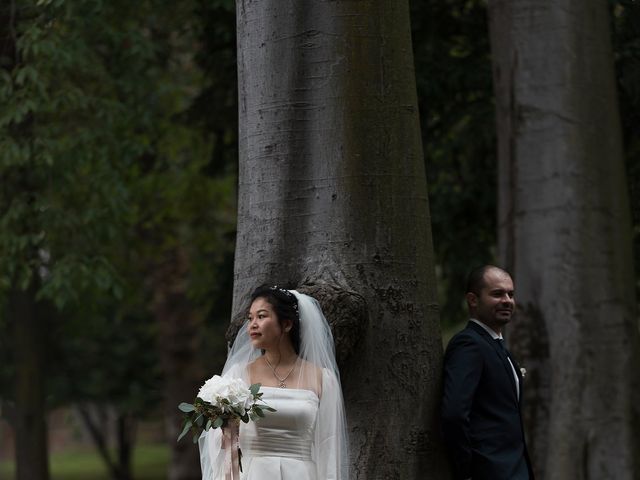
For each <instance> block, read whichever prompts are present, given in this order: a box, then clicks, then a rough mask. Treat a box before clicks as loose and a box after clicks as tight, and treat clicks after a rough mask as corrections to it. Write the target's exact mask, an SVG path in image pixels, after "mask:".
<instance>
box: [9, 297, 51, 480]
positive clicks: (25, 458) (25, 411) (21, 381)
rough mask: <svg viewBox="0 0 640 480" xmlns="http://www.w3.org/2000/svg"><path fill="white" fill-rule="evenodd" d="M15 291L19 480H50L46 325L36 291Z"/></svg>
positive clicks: (12, 317) (12, 300) (12, 303)
mask: <svg viewBox="0 0 640 480" xmlns="http://www.w3.org/2000/svg"><path fill="white" fill-rule="evenodd" d="M36 290H37V289H36V288H35V287H32V288H30V289H28V290H26V291H22V290H13V291H12V292H11V293H10V295H9V311H8V313H9V317H8V318H9V321H10V322H11V323H12V325H13V335H14V337H13V341H14V352H15V366H16V371H15V411H14V413H15V416H14V417H13V420H14V422H13V426H14V429H15V442H16V447H15V449H16V480H33V479H35V478H37V479H42V480H47V479H48V478H49V463H48V457H47V450H48V449H47V426H46V421H45V415H46V410H45V407H46V405H45V373H44V370H45V367H44V353H45V349H44V346H45V341H44V339H45V337H46V322H45V321H44V317H43V315H42V313H43V312H42V311H41V310H42V309H40V308H38V303H37V302H36V300H35V291H36Z"/></svg>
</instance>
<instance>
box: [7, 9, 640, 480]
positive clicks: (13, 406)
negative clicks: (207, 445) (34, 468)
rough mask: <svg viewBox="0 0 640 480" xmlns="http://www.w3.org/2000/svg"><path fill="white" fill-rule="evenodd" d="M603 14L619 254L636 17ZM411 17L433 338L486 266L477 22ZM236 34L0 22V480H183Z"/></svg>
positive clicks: (225, 226)
mask: <svg viewBox="0 0 640 480" xmlns="http://www.w3.org/2000/svg"><path fill="white" fill-rule="evenodd" d="M609 4H610V12H611V27H612V28H611V32H612V43H613V50H614V58H613V61H614V62H615V68H616V80H617V89H618V101H619V108H620V113H621V120H622V129H623V137H624V148H625V160H626V167H627V179H628V185H629V192H630V194H631V199H632V213H633V223H634V230H633V232H634V244H635V251H636V252H638V251H640V250H639V249H638V246H639V245H638V242H639V241H640V236H639V235H638V232H639V231H640V208H639V206H640V201H639V200H638V199H639V196H640V7H639V6H638V3H637V2H634V1H632V0H618V1H614V0H612V1H610V2H609ZM411 19H412V36H413V37H412V38H413V50H414V52H413V53H414V59H415V72H416V80H417V88H418V98H419V108H420V119H421V128H422V137H423V145H424V157H425V167H426V171H427V179H428V184H429V202H430V210H431V219H430V220H431V226H432V231H433V238H434V249H435V256H436V274H437V280H438V292H439V302H440V317H441V324H442V327H443V330H444V331H445V335H444V336H445V340H446V338H447V336H448V335H449V334H450V333H448V332H450V331H451V330H453V329H455V328H457V326H458V325H459V324H460V322H462V321H464V319H465V310H464V305H463V303H462V297H463V295H462V293H463V292H462V288H463V285H464V279H465V276H466V274H467V272H468V270H469V268H470V267H471V266H474V265H478V264H482V263H486V262H488V261H497V257H498V254H497V251H496V249H497V246H496V245H497V228H498V227H497V220H496V218H497V213H496V212H497V211H498V205H497V178H498V172H497V161H496V158H497V152H496V145H497V139H496V120H495V101H494V86H493V84H492V66H491V52H490V42H489V32H488V19H487V7H486V5H485V3H484V2H482V1H474V0H468V1H461V0H450V1H445V2H441V1H430V0H429V1H421V2H418V1H412V2H411ZM235 28H236V20H235V5H234V3H233V2H231V1H227V0H218V1H215V0H209V1H201V0H185V1H181V2H159V1H140V2H124V1H120V0H114V1H110V2H100V1H88V0H77V1H65V0H40V1H37V2H35V1H34V2H30V1H21V0H14V1H4V2H3V3H2V5H1V6H0V105H2V110H1V111H0V152H1V153H0V180H1V187H0V188H1V190H0V215H1V217H0V304H1V306H2V309H1V311H2V313H3V314H2V316H0V402H1V403H0V409H1V415H2V419H3V423H2V424H1V425H2V426H1V427H0V478H5V476H7V478H11V475H12V473H11V472H13V469H14V461H13V458H14V457H15V458H16V459H18V460H17V461H18V462H19V461H20V458H23V459H24V458H28V457H29V455H31V454H33V452H34V451H35V452H37V451H40V452H42V455H41V456H44V457H45V458H46V457H47V456H49V455H50V454H51V455H52V458H53V460H54V461H53V463H52V471H53V477H54V478H65V479H70V478H74V477H73V475H74V473H70V472H69V470H65V469H68V468H71V469H72V470H73V468H79V467H78V464H79V462H78V459H79V458H88V457H87V456H86V455H85V453H86V452H87V451H88V452H93V451H95V452H97V453H96V458H97V459H98V461H97V462H94V463H92V461H89V463H91V464H92V465H97V467H95V466H92V467H90V468H93V469H97V471H98V473H96V477H95V478H114V479H116V478H119V479H125V478H132V477H133V478H172V479H178V478H184V479H186V478H197V477H193V465H194V464H195V465H196V467H197V463H195V462H197V458H196V457H194V448H193V447H192V446H191V445H190V444H188V442H185V443H182V444H177V445H176V444H175V442H174V439H175V438H176V437H177V429H178V426H177V414H178V412H177V410H176V409H175V406H176V405H177V404H178V403H179V402H180V401H184V400H189V399H190V397H192V396H193V393H194V392H195V391H196V389H197V386H198V385H199V384H200V383H201V382H202V380H203V379H204V378H206V377H207V376H209V375H210V374H212V373H213V372H217V371H219V370H220V368H221V365H222V362H223V361H224V356H225V341H224V332H225V330H226V329H227V327H228V324H229V320H230V317H231V298H232V290H233V258H234V246H235V231H236V230H235V229H236V194H237V190H236V189H237V172H238V166H237V162H238V147H237V135H238V133H237V132H238V125H237V123H238V120H237V119H238V112H237V110H238V107H237V101H238V100H237V78H236V44H235ZM639 259H640V256H639V255H637V254H636V255H635V257H634V260H633V261H634V264H635V271H636V272H639V271H640V270H639V269H638V267H640V265H639V262H640V260H639ZM636 278H637V277H636ZM638 285H639V283H638V282H637V281H636V290H637V287H638ZM18 319H19V321H18ZM21 409H25V410H29V411H31V412H34V411H35V412H38V411H39V412H43V413H44V412H60V411H63V412H65V413H64V420H63V423H66V424H68V425H72V426H73V427H70V428H71V430H73V431H74V432H75V433H74V434H73V435H75V436H76V440H77V441H76V442H73V441H72V442H71V444H72V446H73V448H74V449H77V448H78V445H77V443H78V442H80V443H84V442H85V440H86V442H89V441H90V442H92V443H93V445H94V446H93V447H91V448H90V449H87V448H84V449H80V450H73V451H71V452H69V451H66V452H65V450H66V449H65V448H58V446H57V445H56V443H55V442H56V439H55V438H53V437H51V436H50V437H51V441H50V442H49V445H47V444H46V443H42V442H41V441H39V440H38V438H43V436H42V432H43V431H45V430H46V424H45V423H44V422H42V423H40V424H37V425H35V426H34V425H33V424H30V425H29V426H28V428H26V427H25V425H24V424H21V422H22V421H24V417H23V416H21ZM43 418H44V416H43ZM31 421H32V420H31ZM154 421H155V422H154ZM36 423H38V422H36ZM154 424H160V425H163V424H164V426H161V427H159V428H156V430H153V429H149V428H146V429H145V428H142V427H144V426H145V425H146V426H148V425H154ZM16 432H21V433H23V434H24V435H23V436H22V438H18V437H20V435H16V434H15V433H16ZM38 432H40V433H38ZM156 447H158V448H156ZM145 449H146V450H145ZM65 454H69V455H71V457H64V455H65ZM56 458H60V459H61V460H60V463H56V462H57V460H55V459H56ZM65 458H70V459H71V460H69V461H66V460H65ZM194 459H195V461H194ZM35 463H37V462H35ZM69 465H71V467H70V466H69ZM58 469H61V470H58ZM101 471H102V472H104V473H100V472H101ZM75 475H77V476H76V477H75V478H88V477H87V476H86V475H87V474H86V472H81V473H77V472H76V473H75ZM101 475H102V476H101ZM25 478H27V477H25ZM41 478H44V477H41Z"/></svg>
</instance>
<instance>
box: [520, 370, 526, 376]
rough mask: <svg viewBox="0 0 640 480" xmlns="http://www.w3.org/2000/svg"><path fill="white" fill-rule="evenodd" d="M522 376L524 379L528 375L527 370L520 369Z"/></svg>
mask: <svg viewBox="0 0 640 480" xmlns="http://www.w3.org/2000/svg"><path fill="white" fill-rule="evenodd" d="M520 375H522V378H524V377H525V376H526V375H527V369H526V368H521V369H520Z"/></svg>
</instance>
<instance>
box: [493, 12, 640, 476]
mask: <svg viewBox="0 0 640 480" xmlns="http://www.w3.org/2000/svg"><path fill="white" fill-rule="evenodd" d="M607 8H608V6H607V2H606V1H605V0H581V1H580V2H575V1H571V0H561V1H556V2H540V1H533V0H529V1H515V2H513V1H504V0H500V1H497V0H490V1H489V9H490V29H491V42H492V49H493V58H494V81H495V87H496V100H497V116H498V120H497V121H498V139H499V172H500V173H499V185H500V187H499V252H500V256H501V258H502V261H503V264H504V265H505V266H507V267H508V268H509V269H511V271H512V272H513V273H514V276H515V283H516V299H517V301H518V303H519V304H520V308H521V309H520V312H519V314H518V317H517V319H518V320H517V321H516V322H515V324H514V325H513V327H512V328H510V330H509V334H510V343H511V345H512V348H513V349H514V350H517V351H518V356H519V357H520V358H521V364H522V366H523V367H525V368H526V369H527V371H528V374H527V379H526V380H527V383H526V385H525V393H524V394H525V402H526V424H527V430H528V433H529V441H530V444H531V451H532V454H533V463H534V467H535V469H536V471H537V472H538V474H539V476H540V477H541V478H544V479H551V480H552V479H558V480H565V479H568V478H576V479H594V480H595V479H604V478H612V479H613V478H615V479H617V480H624V479H637V478H640V465H638V459H639V458H640V451H639V449H638V446H639V441H638V440H639V438H638V436H639V435H640V429H639V428H638V425H639V424H638V418H639V411H638V408H639V406H640V398H639V389H638V386H639V385H638V383H639V382H638V379H639V376H638V373H637V367H638V365H639V364H640V363H639V362H638V360H639V359H640V355H639V348H640V347H639V339H638V323H637V317H636V310H635V308H636V302H635V297H634V295H635V293H634V274H633V261H632V260H633V257H632V251H631V230H630V225H631V221H630V214H629V211H630V208H629V199H628V192H627V185H626V180H625V169H624V162H623V148H622V141H621V128H620V120H619V112H618V104H617V99H616V90H615V82H614V72H613V56H612V49H611V41H610V31H609V22H610V17H609V12H608V10H607Z"/></svg>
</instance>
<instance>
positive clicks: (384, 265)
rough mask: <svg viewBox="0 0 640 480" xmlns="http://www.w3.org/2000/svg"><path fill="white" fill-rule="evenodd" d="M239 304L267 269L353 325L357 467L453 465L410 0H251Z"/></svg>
mask: <svg viewBox="0 0 640 480" xmlns="http://www.w3.org/2000/svg"><path fill="white" fill-rule="evenodd" d="M237 19H238V36H237V38H238V73H239V115H240V127H239V128H240V132H239V133H240V135H239V147H240V171H239V205H238V208H239V213H238V232H237V246H236V259H235V278H234V279H235V284H234V302H233V311H234V315H235V317H236V318H240V317H241V316H242V314H243V312H244V311H245V310H244V309H245V308H246V307H247V304H246V301H247V297H248V294H249V293H250V292H251V290H252V289H253V288H255V287H256V286H258V285H260V284H262V283H263V282H267V281H268V282H275V283H279V284H281V285H284V286H289V287H299V288H301V289H303V290H305V291H309V292H310V293H312V294H314V295H315V296H317V297H318V298H319V300H320V301H321V303H322V304H323V307H324V309H325V310H326V311H327V316H328V318H329V321H330V322H331V323H332V326H333V327H334V332H337V335H336V337H337V343H338V345H337V346H338V351H339V361H340V364H341V374H342V380H343V389H344V394H345V401H346V407H347V414H348V423H349V432H350V442H351V457H352V458H351V460H352V466H353V469H352V478H354V479H368V480H373V479H378V478H380V479H383V478H385V479H386V478H394V479H395V478H402V479H412V478H416V479H417V478H424V475H425V472H429V478H432V479H439V478H445V476H446V471H445V469H446V466H445V465H444V463H445V462H443V461H442V453H441V447H440V441H439V435H438V427H437V423H436V408H437V403H438V400H439V392H440V378H441V360H442V358H441V357H442V346H441V338H440V327H439V323H438V311H437V310H438V309H437V305H436V289H435V275H434V260H433V254H432V244H431V230H430V224H429V207H428V198H427V189H426V179H425V172H424V167H423V160H422V145H421V138H420V129H419V121H418V110H417V99H416V88H415V74H414V67H413V56H412V51H411V41H410V40H411V39H410V28H409V9H408V5H407V2H406V1H394V2H387V1H383V0H377V1H358V2H354V1H346V0H344V1H340V0H337V1H322V0H306V1H292V0H261V1H252V0H239V1H238V2H237Z"/></svg>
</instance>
